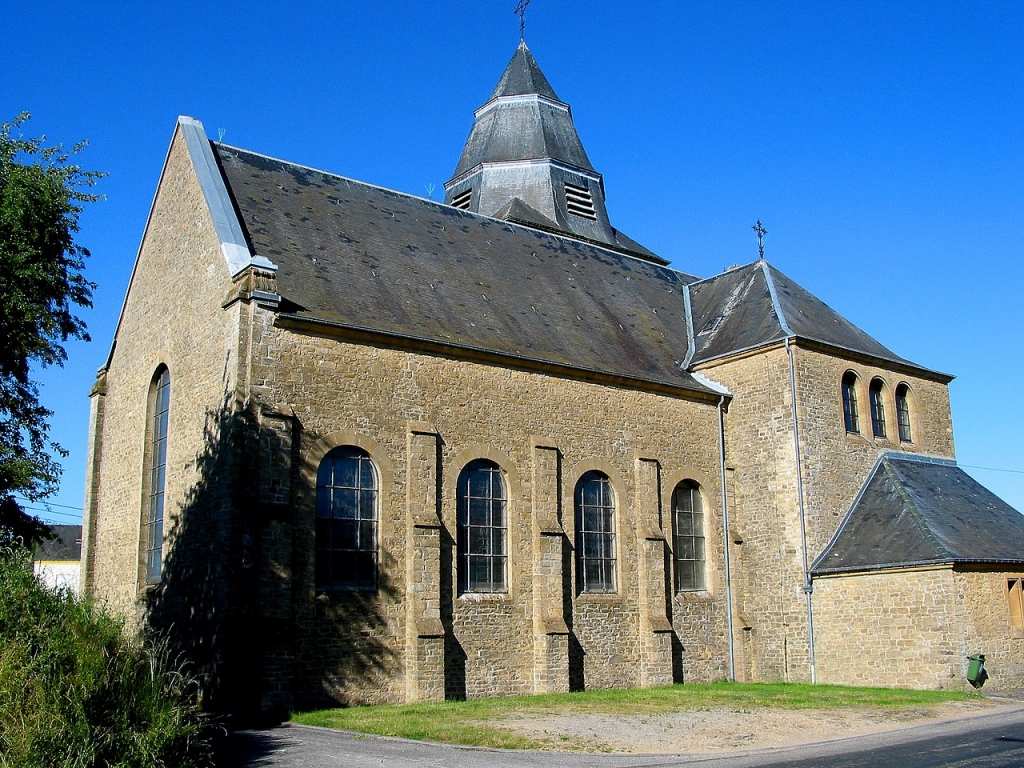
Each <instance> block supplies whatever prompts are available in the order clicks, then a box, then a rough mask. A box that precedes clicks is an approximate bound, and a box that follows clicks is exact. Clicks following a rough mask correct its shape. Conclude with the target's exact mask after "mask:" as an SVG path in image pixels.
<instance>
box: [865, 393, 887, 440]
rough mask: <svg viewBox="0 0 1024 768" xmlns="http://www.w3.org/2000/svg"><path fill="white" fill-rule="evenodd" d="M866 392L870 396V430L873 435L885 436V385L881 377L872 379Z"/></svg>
mask: <svg viewBox="0 0 1024 768" xmlns="http://www.w3.org/2000/svg"><path fill="white" fill-rule="evenodd" d="M868 394H869V396H870V398H871V431H872V432H873V433H874V435H875V437H885V403H884V400H883V398H884V397H885V385H884V384H883V383H882V380H881V379H872V381H871V388H870V389H869V391H868Z"/></svg>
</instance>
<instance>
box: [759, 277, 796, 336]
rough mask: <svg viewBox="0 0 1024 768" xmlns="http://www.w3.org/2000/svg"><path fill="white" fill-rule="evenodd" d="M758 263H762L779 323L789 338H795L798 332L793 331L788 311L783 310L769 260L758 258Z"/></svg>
mask: <svg viewBox="0 0 1024 768" xmlns="http://www.w3.org/2000/svg"><path fill="white" fill-rule="evenodd" d="M757 264H759V265H760V267H761V273H762V274H763V275H764V282H765V285H766V286H767V287H768V296H769V297H770V298H771V300H772V309H774V310H775V316H776V317H777V318H778V319H779V325H780V326H781V327H782V332H783V333H784V334H786V335H787V336H788V337H789V338H795V337H796V334H795V333H793V329H792V328H790V327H789V322H788V321H787V320H786V313H785V312H783V311H782V304H781V303H780V302H779V294H778V293H777V292H776V290H775V281H774V280H772V274H771V272H770V271H769V270H770V267H769V265H768V262H767V261H765V260H764V259H763V258H761V259H758V260H757Z"/></svg>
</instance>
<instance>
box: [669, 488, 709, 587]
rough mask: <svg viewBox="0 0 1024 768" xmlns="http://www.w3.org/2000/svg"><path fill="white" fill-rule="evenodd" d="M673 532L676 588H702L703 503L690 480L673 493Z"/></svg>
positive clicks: (704, 584)
mask: <svg viewBox="0 0 1024 768" xmlns="http://www.w3.org/2000/svg"><path fill="white" fill-rule="evenodd" d="M672 534H673V537H674V540H673V544H674V547H673V549H674V550H675V551H674V554H675V564H676V592H691V591H694V590H700V589H705V588H706V586H707V585H706V579H705V576H704V574H705V555H704V505H703V503H702V502H701V499H700V486H699V485H697V484H696V483H694V482H692V481H690V480H684V481H683V482H681V483H680V484H679V485H677V486H676V489H675V491H673V493H672Z"/></svg>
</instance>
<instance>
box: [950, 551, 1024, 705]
mask: <svg viewBox="0 0 1024 768" xmlns="http://www.w3.org/2000/svg"><path fill="white" fill-rule="evenodd" d="M953 578H954V589H955V590H956V599H957V601H958V603H959V604H960V606H961V614H962V616H963V617H964V619H963V636H962V641H961V645H960V647H959V649H958V659H957V661H958V662H959V666H958V667H957V670H956V671H957V674H958V675H959V676H961V677H962V676H963V675H964V674H965V673H966V669H967V658H968V657H969V656H972V655H974V654H976V653H983V654H985V668H986V670H987V671H988V673H989V679H988V681H987V682H986V683H985V688H984V690H985V692H986V693H987V692H989V691H991V692H993V693H1018V692H1020V691H1021V690H1024V628H1020V627H1014V626H1013V624H1012V623H1011V620H1010V609H1009V604H1008V596H1007V589H1006V582H1007V579H1019V578H1024V573H1021V572H1012V573H1004V572H1003V571H995V572H983V571H955V572H954V574H953Z"/></svg>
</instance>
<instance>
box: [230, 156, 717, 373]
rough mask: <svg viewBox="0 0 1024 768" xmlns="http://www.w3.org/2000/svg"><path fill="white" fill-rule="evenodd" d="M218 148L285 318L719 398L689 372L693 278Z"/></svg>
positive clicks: (591, 247) (544, 234)
mask: <svg viewBox="0 0 1024 768" xmlns="http://www.w3.org/2000/svg"><path fill="white" fill-rule="evenodd" d="M213 147H214V152H215V154H216V156H217V158H218V162H219V164H220V166H221V169H222V172H223V176H224V180H225V183H226V185H227V188H228V190H229V191H230V193H231V195H232V197H233V198H234V201H235V205H236V207H237V209H238V212H239V214H240V219H241V222H242V226H243V228H244V229H245V230H246V233H247V236H248V238H249V240H250V241H251V244H252V247H253V250H254V251H255V253H258V254H259V255H260V256H263V257H266V258H268V259H270V260H271V261H273V262H274V263H275V264H277V265H278V271H277V289H278V292H279V293H280V294H281V296H282V299H283V301H282V307H281V311H282V312H285V313H286V314H293V315H295V316H298V317H300V318H308V319H311V320H318V321H323V322H328V323H335V324H338V325H342V326H346V327H349V328H357V329H367V330H370V331H374V332H378V333H384V334H390V335H393V336H400V337H412V338H414V339H419V340H427V341H432V342H437V343H443V344H447V345H453V346H455V347H463V348H468V349H475V350H485V351H489V352H495V353H498V354H501V355H506V356H511V357H522V358H525V359H527V360H531V361H540V362H544V363H552V364H555V365H561V366H569V367H571V368H573V369H576V370H580V371H597V372H601V373H605V374H611V375H614V376H621V377H625V378H629V379H634V380H638V381H651V382H656V383H658V384H661V385H667V386H670V387H678V388H682V389H687V390H692V391H695V392H705V393H706V392H710V391H711V390H709V389H708V388H707V387H706V386H704V385H703V384H701V383H699V382H698V381H697V380H695V379H694V378H693V377H692V376H691V375H690V374H689V373H687V372H686V371H685V370H684V369H683V368H682V362H683V361H684V359H685V357H686V354H687V341H686V340H687V316H686V302H685V299H684V297H683V292H682V291H683V286H684V285H685V283H687V282H690V281H692V280H694V279H695V278H694V277H693V276H691V275H686V274H684V273H681V272H677V271H674V270H671V269H668V268H666V267H663V266H659V265H657V264H653V263H650V262H647V261H643V260H641V259H638V258H634V257H630V256H627V255H625V254H622V253H618V252H616V251H613V250H610V249H607V248H603V247H600V246H597V245H593V244H590V243H585V242H581V241H578V240H574V239H571V238H568V237H562V236H559V235H556V234H552V233H547V232H542V231H538V230H535V229H531V228H527V227H524V226H519V225H516V224H512V223H508V222H504V221H499V220H497V219H493V218H490V217H486V216H480V215H477V214H473V213H469V212H466V211H462V210H459V209H456V208H453V207H451V206H448V205H443V204H441V203H436V202H433V201H430V200H425V199H422V198H418V197H413V196H411V195H406V194H402V193H400V192H394V191H391V190H387V189H382V188H380V187H375V186H372V185H369V184H365V183H362V182H358V181H353V180H351V179H346V178H343V177H341V176H335V175H333V174H330V173H326V172H323V171H317V170H313V169H310V168H306V167H303V166H298V165H294V164H292V163H287V162H285V161H282V160H276V159H273V158H268V157H265V156H263V155H257V154H255V153H252V152H247V151H245V150H241V149H237V148H234V147H228V146H225V145H222V144H216V143H214V144H213Z"/></svg>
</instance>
